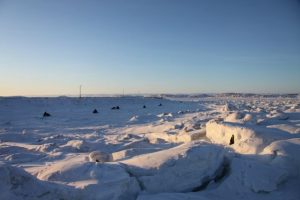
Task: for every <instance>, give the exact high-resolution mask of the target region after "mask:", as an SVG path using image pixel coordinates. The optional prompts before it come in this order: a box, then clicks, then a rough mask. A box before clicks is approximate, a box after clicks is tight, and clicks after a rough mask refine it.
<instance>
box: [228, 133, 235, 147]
mask: <svg viewBox="0 0 300 200" xmlns="http://www.w3.org/2000/svg"><path fill="white" fill-rule="evenodd" d="M233 144H234V135H232V136H231V138H230V142H229V145H233Z"/></svg>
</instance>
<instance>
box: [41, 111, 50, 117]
mask: <svg viewBox="0 0 300 200" xmlns="http://www.w3.org/2000/svg"><path fill="white" fill-rule="evenodd" d="M50 116H51V115H50V114H49V113H47V112H44V114H43V117H50Z"/></svg>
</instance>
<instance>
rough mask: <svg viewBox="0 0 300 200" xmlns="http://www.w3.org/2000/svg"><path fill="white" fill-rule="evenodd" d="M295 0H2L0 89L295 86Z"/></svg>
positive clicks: (299, 34) (299, 53) (299, 18)
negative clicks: (81, 86) (80, 86)
mask: <svg viewBox="0 0 300 200" xmlns="http://www.w3.org/2000/svg"><path fill="white" fill-rule="evenodd" d="M299 24H300V1H297V0H252V1H246V0H227V1H223V0H206V1H204V0H180V1H179V0H136V1H132V0H126V1H125V0H118V1H117V0H115V1H114V0H103V1H101V0H95V1H90V0H87V1H84V0H80V1H79V0H69V1H66V0H51V1H39V0H34V1H33V0H27V1H23V0H19V1H17V0H0V72H1V73H0V76H1V78H0V96H1V95H2V96H8V95H55V94H57V95H63V94H77V93H78V87H79V85H80V84H82V85H83V92H84V93H89V94H107V93H122V90H123V89H124V90H125V93H166V92H168V93H201V92H259V93H270V92H276V93H289V92H300V25H299Z"/></svg>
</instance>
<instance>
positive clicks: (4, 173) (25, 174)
mask: <svg viewBox="0 0 300 200" xmlns="http://www.w3.org/2000/svg"><path fill="white" fill-rule="evenodd" d="M113 107H114V109H112V108H113ZM118 107H119V109H117V108H118ZM95 109H96V110H97V111H98V112H97V113H93V111H94V110H95ZM44 112H47V113H49V114H50V115H51V116H50V117H43V114H44ZM299 155H300V99H299V97H297V96H290V95H287V96H276V95H274V96H266V95H264V96H260V95H246V96H245V95H241V96H237V95H236V94H234V95H225V96H224V95H200V96H182V95H169V96H166V98H158V97H155V98H154V97H138V96H125V97H90V98H82V99H78V98H68V97H56V98H54V97H53V98H25V97H6V98H4V97H2V98H0V199H1V200H6V199H7V200H8V199H72V200H73V199H85V200H86V199H101V200H133V199H138V200H179V199H180V200H194V199H195V200H196V199H197V200H202V199H203V200H217V199H249V200H250V199H251V200H252V199H262V200H267V199H268V200H269V199H270V200H271V199H272V200H282V199H285V200H299V199H300V157H299Z"/></svg>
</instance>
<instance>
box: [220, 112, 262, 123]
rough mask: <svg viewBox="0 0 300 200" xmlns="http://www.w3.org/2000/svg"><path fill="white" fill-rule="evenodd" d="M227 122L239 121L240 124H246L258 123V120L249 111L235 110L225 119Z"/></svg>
mask: <svg viewBox="0 0 300 200" xmlns="http://www.w3.org/2000/svg"><path fill="white" fill-rule="evenodd" d="M224 121H225V122H232V123H239V124H244V123H252V124H256V120H255V119H254V117H253V115H251V114H249V113H247V114H245V113H242V112H233V113H231V114H229V115H228V116H227V117H226V118H225V119H224Z"/></svg>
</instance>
